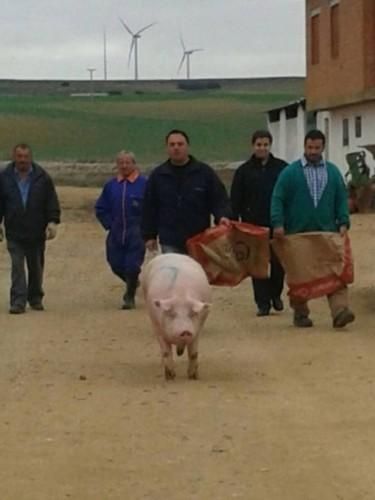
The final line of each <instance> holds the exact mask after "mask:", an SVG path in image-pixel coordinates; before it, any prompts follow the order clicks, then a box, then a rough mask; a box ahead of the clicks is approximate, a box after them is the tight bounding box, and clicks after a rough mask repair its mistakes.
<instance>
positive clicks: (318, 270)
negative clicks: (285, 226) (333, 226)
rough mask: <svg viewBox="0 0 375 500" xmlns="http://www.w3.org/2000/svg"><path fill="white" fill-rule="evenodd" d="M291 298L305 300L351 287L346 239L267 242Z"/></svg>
mask: <svg viewBox="0 0 375 500" xmlns="http://www.w3.org/2000/svg"><path fill="white" fill-rule="evenodd" d="M271 245H272V248H273V250H274V251H275V253H276V255H277V257H278V258H279V260H280V262H281V264H282V266H283V268H284V270H285V273H286V281H287V283H288V287H289V295H290V296H291V297H293V298H297V299H302V300H309V299H314V298H318V297H323V296H324V295H329V294H331V293H334V292H336V291H337V290H339V289H340V288H343V287H344V286H345V285H347V284H349V283H353V258H352V252H351V248H350V240H349V237H348V236H345V237H342V236H341V235H340V234H338V233H320V232H319V233H318V232H311V233H300V234H293V235H289V236H286V237H285V238H283V239H281V240H279V239H274V240H273V241H272V242H271Z"/></svg>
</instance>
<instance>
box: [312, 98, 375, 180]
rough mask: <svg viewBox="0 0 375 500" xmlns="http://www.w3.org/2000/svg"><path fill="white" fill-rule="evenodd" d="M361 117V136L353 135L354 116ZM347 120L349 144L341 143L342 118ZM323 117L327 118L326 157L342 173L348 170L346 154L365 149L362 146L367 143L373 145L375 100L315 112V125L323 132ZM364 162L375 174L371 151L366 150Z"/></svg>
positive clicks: (374, 139) (374, 136) (374, 161)
mask: <svg viewBox="0 0 375 500" xmlns="http://www.w3.org/2000/svg"><path fill="white" fill-rule="evenodd" d="M356 116H361V117H362V137H359V138H357V137H355V118H356ZM345 118H347V119H348V120H349V145H348V146H344V145H343V120H344V119H345ZM325 119H328V120H329V134H328V144H327V157H328V159H329V160H330V161H332V162H333V163H335V164H336V165H337V166H338V167H339V168H340V170H341V172H342V173H343V174H345V173H346V172H347V171H348V164H347V162H346V158H345V157H346V155H347V154H348V153H354V152H357V151H366V150H365V149H364V148H363V147H361V146H365V145H368V144H373V145H375V102H367V103H363V104H357V105H355V106H347V107H344V108H338V109H334V110H330V111H321V112H319V113H318V114H317V126H318V128H319V129H320V130H322V131H323V132H325V125H326V123H327V122H326V121H325ZM366 163H367V165H368V166H369V167H370V169H371V174H375V159H374V158H373V156H372V155H371V153H369V152H366Z"/></svg>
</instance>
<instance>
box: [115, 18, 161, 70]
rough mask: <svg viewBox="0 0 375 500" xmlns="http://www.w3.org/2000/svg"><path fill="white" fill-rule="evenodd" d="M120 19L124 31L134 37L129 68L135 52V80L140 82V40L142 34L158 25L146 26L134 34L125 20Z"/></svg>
mask: <svg viewBox="0 0 375 500" xmlns="http://www.w3.org/2000/svg"><path fill="white" fill-rule="evenodd" d="M119 19H120V23H121V24H122V26H123V27H124V29H125V30H126V31H127V32H128V33H129V35H130V36H131V37H132V43H131V45H130V51H129V59H128V66H130V61H131V58H132V53H133V50H134V79H135V80H138V40H139V38H141V33H143V32H144V31H146V30H148V29H149V28H151V26H154V24H156V23H151V24H148V25H147V26H144V27H143V28H141V29H140V30H138V31H136V32H135V33H133V31H132V30H131V29H130V28H129V26H128V25H127V24H126V23H125V21H124V20H123V19H121V17H120V18H119Z"/></svg>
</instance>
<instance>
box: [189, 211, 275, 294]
mask: <svg viewBox="0 0 375 500" xmlns="http://www.w3.org/2000/svg"><path fill="white" fill-rule="evenodd" d="M187 249H188V252H189V255H190V256H191V257H193V258H194V259H195V260H197V261H198V262H199V263H200V264H201V266H202V267H203V269H204V270H205V272H206V274H207V277H208V280H209V282H210V283H211V284H212V285H221V286H236V285H238V284H239V283H240V282H241V281H242V280H243V279H244V278H246V277H247V276H252V277H254V278H267V277H268V273H269V261H270V246H269V229H268V228H265V227H260V226H254V225H252V224H246V223H244V222H235V221H232V222H231V225H230V226H225V225H223V224H220V225H218V226H215V227H212V228H209V229H207V230H206V231H204V232H203V233H200V234H198V235H196V236H194V237H193V238H190V239H189V240H188V241H187Z"/></svg>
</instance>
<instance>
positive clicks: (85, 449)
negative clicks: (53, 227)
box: [0, 188, 375, 500]
mask: <svg viewBox="0 0 375 500" xmlns="http://www.w3.org/2000/svg"><path fill="white" fill-rule="evenodd" d="M95 193H96V191H95V190H82V189H73V188H64V189H61V190H60V195H61V198H62V201H63V206H64V208H65V211H64V222H63V224H62V226H61V228H60V234H59V237H58V239H57V240H56V241H54V242H51V244H49V246H48V253H47V269H46V280H45V289H46V299H45V305H46V308H47V310H46V311H45V312H43V313H40V312H35V311H28V312H27V314H25V315H22V316H19V317H14V316H11V315H9V314H8V313H7V307H8V287H9V259H8V255H7V253H6V250H5V246H4V244H2V245H1V247H0V280H1V284H2V285H1V289H0V356H1V361H0V395H1V405H0V446H1V448H0V449H1V451H0V499H1V500H60V499H61V500H66V499H76V500H86V499H87V500H112V499H131V500H138V499H150V500H159V499H160V500H165V499H170V500H190V499H198V500H228V499H232V498H239V499H246V500H365V499H366V500H367V499H368V500H373V499H374V498H375V473H374V471H375V452H374V449H375V398H374V391H375V368H374V359H375V332H374V313H375V288H374V281H375V264H374V255H375V236H374V230H373V226H374V222H375V216H370V215H369V216H357V217H355V218H354V221H353V226H354V227H353V231H352V239H353V246H354V251H355V257H356V284H355V286H354V287H353V289H352V294H351V297H352V306H353V309H354V310H355V312H356V313H357V316H358V320H357V322H356V323H355V324H354V325H353V326H351V327H350V328H348V329H347V330H345V331H334V330H333V329H332V328H331V321H330V318H329V315H328V309H327V305H326V303H325V301H324V300H322V301H315V302H314V303H313V305H312V310H313V319H314V320H315V322H316V327H315V328H314V329H313V330H309V331H308V332H307V331H299V330H296V329H294V328H293V327H292V326H291V314H290V312H289V311H286V312H285V313H283V314H281V315H280V314H279V315H276V314H275V315H273V316H271V317H269V318H262V319H257V318H255V316H254V313H255V308H254V306H253V303H252V299H251V296H250V292H249V283H248V282H245V283H243V284H242V285H241V286H240V287H238V288H236V289H233V290H230V289H216V290H215V294H214V296H215V301H214V302H215V303H214V307H213V311H212V312H211V315H210V317H209V319H208V322H207V326H206V328H205V330H204V332H203V335H202V340H201V349H200V363H201V364H200V375H201V379H200V380H199V381H196V382H194V381H189V380H187V379H186V375H185V371H186V361H185V360H183V361H181V360H179V363H178V367H177V371H178V377H177V379H176V380H175V381H174V382H172V383H166V382H165V381H164V379H163V378H162V370H161V366H160V359H159V352H158V345H157V343H156V341H155V339H154V338H153V336H152V334H151V330H150V327H149V323H148V319H147V317H146V315H145V310H144V307H143V302H142V299H141V298H139V300H138V303H139V308H138V309H137V310H135V311H121V310H119V306H120V302H121V295H122V288H121V284H120V282H118V281H117V280H116V278H115V277H114V276H112V274H111V273H110V271H109V270H108V268H107V266H106V263H105V260H104V246H103V236H104V235H103V232H102V230H101V229H100V228H99V227H98V225H97V224H96V223H95V221H94V220H93V218H92V216H90V215H89V213H88V212H87V207H89V206H90V205H91V203H92V200H93V199H94V196H95Z"/></svg>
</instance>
